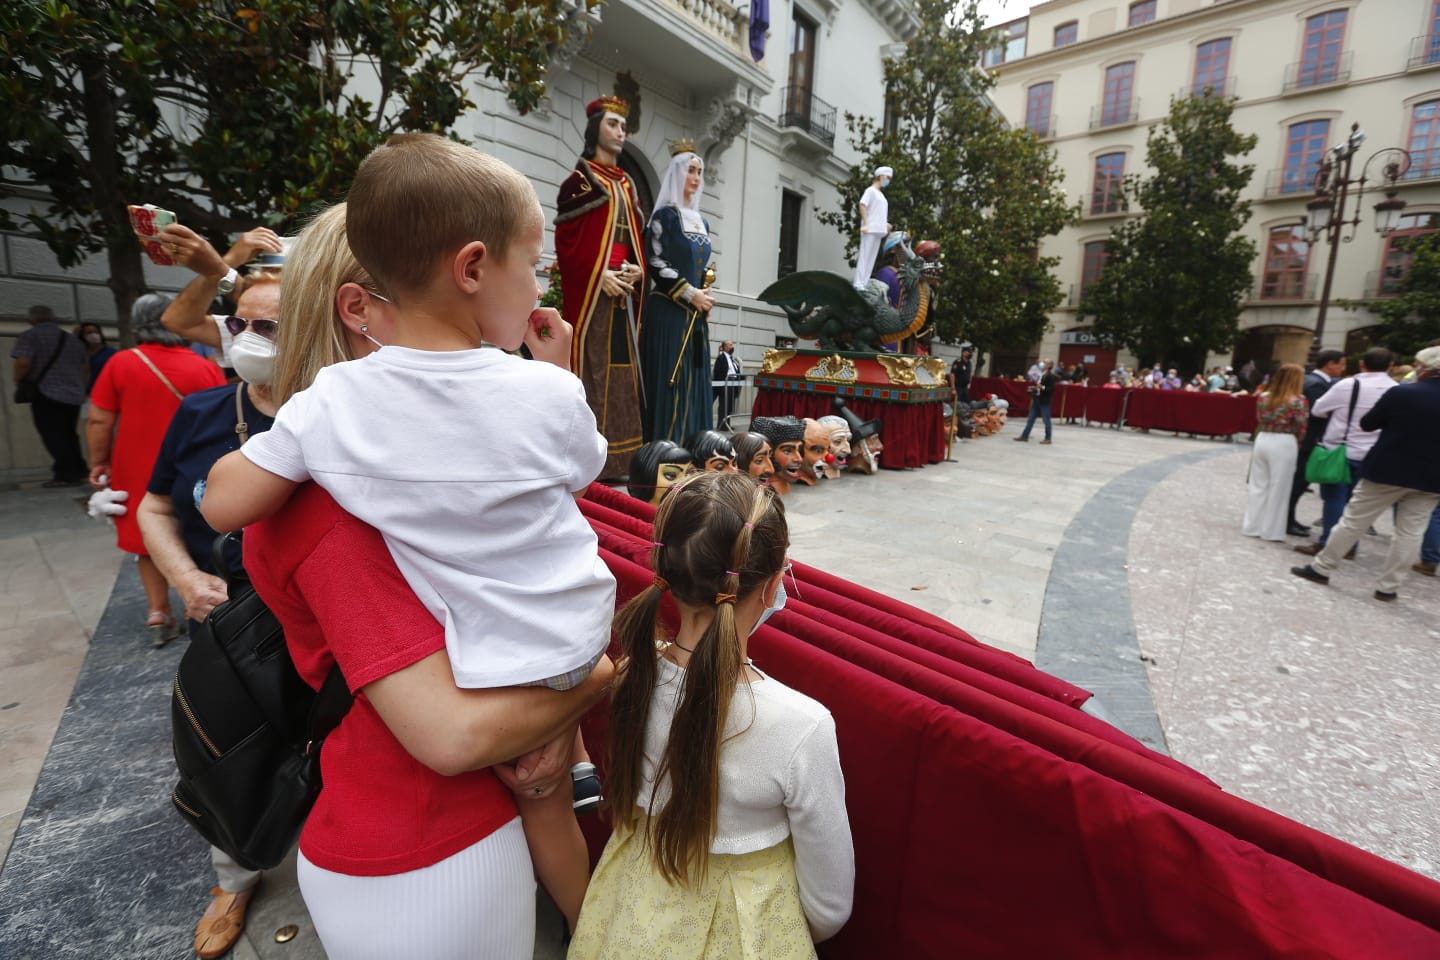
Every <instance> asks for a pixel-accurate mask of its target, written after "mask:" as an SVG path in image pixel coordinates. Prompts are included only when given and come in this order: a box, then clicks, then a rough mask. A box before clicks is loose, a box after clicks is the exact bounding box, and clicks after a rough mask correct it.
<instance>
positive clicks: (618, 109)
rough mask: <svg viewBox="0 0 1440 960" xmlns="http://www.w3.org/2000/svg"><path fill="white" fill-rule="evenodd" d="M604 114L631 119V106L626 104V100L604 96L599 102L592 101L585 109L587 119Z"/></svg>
mask: <svg viewBox="0 0 1440 960" xmlns="http://www.w3.org/2000/svg"><path fill="white" fill-rule="evenodd" d="M602 112H609V113H613V114H616V115H617V116H621V117H629V116H630V104H628V103H626V102H625V101H624V100H621V99H620V98H619V97H615V96H604V97H600V98H599V99H597V100H591V101H590V103H589V105H588V106H586V108H585V115H586V116H587V117H590V116H594V115H595V114H597V113H602Z"/></svg>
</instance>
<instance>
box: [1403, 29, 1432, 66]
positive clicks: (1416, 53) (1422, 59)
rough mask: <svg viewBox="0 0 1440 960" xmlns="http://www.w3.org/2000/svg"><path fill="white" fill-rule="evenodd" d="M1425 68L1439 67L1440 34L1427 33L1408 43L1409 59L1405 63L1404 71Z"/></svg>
mask: <svg viewBox="0 0 1440 960" xmlns="http://www.w3.org/2000/svg"><path fill="white" fill-rule="evenodd" d="M1425 67H1440V33H1427V34H1426V35H1425V36H1423V37H1415V38H1414V39H1412V40H1411V41H1410V59H1409V60H1406V61H1405V69H1406V70H1423V69H1424V68H1425Z"/></svg>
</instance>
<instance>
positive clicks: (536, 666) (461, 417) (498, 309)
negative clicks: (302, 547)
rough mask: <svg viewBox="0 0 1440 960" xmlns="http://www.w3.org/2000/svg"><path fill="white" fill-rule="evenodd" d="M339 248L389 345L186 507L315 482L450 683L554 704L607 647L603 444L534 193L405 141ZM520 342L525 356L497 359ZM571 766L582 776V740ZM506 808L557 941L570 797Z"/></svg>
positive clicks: (436, 143)
mask: <svg viewBox="0 0 1440 960" xmlns="http://www.w3.org/2000/svg"><path fill="white" fill-rule="evenodd" d="M346 233H347V237H348V239H349V242H350V247H351V250H352V252H353V253H354V254H355V257H356V259H357V260H359V261H360V263H361V265H363V266H364V267H365V269H366V270H368V271H369V273H370V274H371V276H373V277H374V278H375V281H376V283H377V284H378V285H379V286H380V288H381V289H382V290H384V291H385V293H386V294H387V295H388V297H389V298H390V299H391V300H392V301H393V303H394V308H395V312H396V320H395V329H394V335H393V337H392V339H391V341H390V343H389V344H386V345H384V346H383V348H382V349H380V350H378V351H376V352H375V353H373V354H371V355H370V356H368V357H364V358H362V359H359V360H354V361H350V362H348V363H340V364H335V365H332V366H330V367H327V368H325V369H324V370H322V371H320V373H319V374H318V375H317V376H316V378H315V381H314V383H313V384H312V385H311V387H310V388H309V389H307V390H304V391H302V392H300V393H298V394H296V395H295V396H294V397H292V398H291V399H290V400H289V401H288V402H287V403H286V404H285V405H284V406H282V407H281V408H280V411H279V413H278V414H277V415H276V418H275V425H274V427H273V428H271V430H269V431H267V432H266V433H263V434H259V435H257V436H255V437H252V438H251V439H250V442H249V443H247V444H245V446H244V447H243V448H242V450H240V451H236V452H235V453H234V454H231V455H229V456H227V457H225V458H224V459H222V460H221V461H220V462H219V463H217V464H216V465H215V467H214V469H213V470H212V472H211V474H210V477H209V481H208V484H207V487H206V492H205V498H204V501H203V503H202V505H201V510H202V512H203V513H204V515H205V517H206V519H207V520H208V521H209V522H210V523H211V524H212V525H213V526H214V527H215V528H216V529H217V530H235V529H239V528H240V527H243V526H245V525H247V524H250V523H254V522H256V521H258V520H261V519H263V518H264V517H266V516H269V515H270V514H272V513H273V512H275V510H277V509H278V508H279V507H280V506H281V505H282V504H283V503H284V502H285V501H286V500H287V499H288V498H289V496H290V495H291V493H292V492H293V491H294V489H295V488H296V486H297V485H298V484H300V483H302V482H304V481H306V480H312V479H313V480H314V481H315V482H316V483H318V484H320V485H321V486H322V487H324V488H325V489H326V490H327V491H328V492H329V493H330V494H331V495H332V496H333V497H334V498H335V500H336V501H337V502H338V503H339V504H340V506H342V507H343V508H345V510H347V511H348V512H349V513H351V514H353V515H354V516H356V517H357V518H359V519H361V520H363V521H365V522H366V523H368V524H370V525H371V526H373V527H375V528H376V529H378V530H379V531H380V532H381V533H382V534H383V535H384V536H385V540H386V543H387V545H388V546H389V547H390V552H391V554H392V556H393V557H394V559H395V562H396V565H397V566H398V567H399V569H400V571H401V573H402V574H404V576H405V579H406V581H407V582H408V583H409V584H410V586H411V588H412V589H414V591H415V594H416V596H417V597H418V598H419V599H420V600H421V602H423V603H424V604H425V605H426V606H427V607H428V608H429V609H430V611H431V612H432V613H434V614H435V617H436V619H437V620H439V621H440V622H441V623H442V624H444V627H445V647H446V651H447V653H448V655H449V658H450V662H451V668H452V670H453V672H454V675H455V682H456V684H457V685H458V686H460V687H505V686H523V685H538V684H543V685H545V686H549V687H552V688H554V689H557V690H566V689H569V688H570V687H572V686H574V685H575V684H577V683H579V682H580V681H581V680H583V679H584V678H585V677H586V676H587V675H588V674H589V672H590V670H591V668H592V667H594V665H595V664H596V662H598V660H599V659H600V657H601V656H602V655H603V654H604V652H605V647H606V646H607V644H608V643H609V639H610V621H611V618H612V616H613V615H614V611H615V580H614V577H613V576H611V574H610V571H609V570H608V569H607V568H606V566H605V564H604V563H603V562H602V561H601V559H600V555H599V547H598V543H597V541H596V538H595V534H594V532H593V531H592V530H591V528H590V525H589V524H588V523H587V522H586V520H585V518H584V516H583V515H582V514H581V513H580V510H579V508H578V507H577V506H576V504H575V495H577V494H579V493H580V492H582V491H583V490H584V489H585V487H586V486H588V485H589V484H590V483H591V482H592V481H593V480H594V479H595V478H596V477H597V476H598V475H599V473H600V470H601V468H602V467H603V466H604V464H605V456H606V450H607V447H606V441H605V438H604V437H603V436H602V435H601V434H600V432H599V431H598V430H597V429H596V426H595V417H594V415H593V413H592V412H591V410H590V407H589V405H588V404H587V403H586V400H585V393H584V389H583V387H582V386H581V384H580V381H579V380H578V379H576V377H575V376H574V375H573V374H571V373H570V372H569V364H570V343H569V341H570V327H569V325H568V324H567V323H565V321H564V320H563V319H561V318H560V315H559V314H558V313H556V312H555V311H553V310H535V309H534V307H535V301H536V299H537V297H538V296H539V293H540V291H539V289H538V288H537V285H536V282H535V267H536V265H537V263H538V262H539V260H540V254H541V250H542V247H543V244H544V217H543V214H542V212H541V209H540V203H539V201H538V199H537V198H536V196H535V191H534V189H533V188H532V187H531V185H530V182H529V181H528V180H527V179H526V178H525V177H524V176H523V175H522V174H521V173H519V171H517V170H515V169H513V168H512V167H510V166H508V165H506V164H504V163H502V162H501V161H499V160H496V159H495V158H493V157H489V156H486V155H485V154H482V153H480V152H478V151H476V150H473V149H471V148H470V147H466V146H463V145H461V144H458V143H455V142H453V141H451V140H448V139H446V138H444V137H439V136H434V135H429V134H406V135H402V136H397V137H393V138H391V140H390V141H389V142H387V143H386V144H385V145H384V146H382V147H379V148H378V149H376V150H375V151H374V152H373V153H372V154H371V155H370V156H369V157H368V158H366V160H365V162H364V163H363V164H362V165H361V167H360V171H359V173H358V174H357V175H356V178H355V183H354V185H353V186H352V187H351V192H350V197H349V205H348V211H347V227H346ZM282 322H288V318H282ZM295 322H299V321H298V320H297V321H295ZM482 341H484V342H487V343H490V344H494V345H495V346H498V347H500V348H502V350H495V349H481V342H482ZM522 342H523V343H524V344H525V345H526V346H527V347H528V348H529V349H530V351H531V354H532V356H534V357H535V360H524V359H521V358H519V357H515V356H511V355H510V354H508V353H505V352H502V351H503V350H516V349H518V348H519V347H520V345H521V344H522ZM536 361H548V362H536ZM335 575H336V576H339V577H343V576H344V575H345V572H344V571H343V570H337V571H336V572H335ZM575 753H576V759H577V760H580V761H588V758H587V757H585V754H584V746H583V743H582V742H581V740H580V737H579V733H578V731H577V732H576V736H575ZM593 772H594V768H593V767H592V766H590V765H589V764H588V762H582V763H577V765H576V769H575V777H576V780H577V791H576V793H577V796H580V797H582V798H583V799H591V798H592V797H593V799H595V800H597V801H598V784H596V783H595V782H594V781H593ZM587 788H588V793H587ZM580 802H581V801H580V800H579V799H577V800H576V806H579V805H580ZM520 809H521V816H522V821H523V823H524V826H525V835H526V839H527V842H528V843H529V845H530V849H531V855H532V858H533V859H534V861H535V864H536V870H537V872H538V873H539V875H540V879H541V882H542V883H544V885H545V887H546V889H547V890H548V891H549V892H550V895H551V897H552V898H554V899H555V901H556V904H557V905H558V906H559V907H560V909H561V911H562V912H563V913H565V915H566V917H567V919H568V920H569V921H570V925H571V928H572V929H573V928H574V924H575V921H576V918H577V916H578V913H579V907H580V902H581V900H582V899H583V897H584V892H585V884H586V879H587V874H588V860H587V858H586V853H585V845H584V840H583V837H582V836H581V834H580V830H579V826H578V824H577V823H576V821H575V817H574V814H573V812H572V807H571V803H570V798H569V797H567V796H566V794H565V792H564V791H561V792H555V793H552V794H551V796H549V797H544V798H542V799H534V800H527V802H524V803H521V804H520Z"/></svg>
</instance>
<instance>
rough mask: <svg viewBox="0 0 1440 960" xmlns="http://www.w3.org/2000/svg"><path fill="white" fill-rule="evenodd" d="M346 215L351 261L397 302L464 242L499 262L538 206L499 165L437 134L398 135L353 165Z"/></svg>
mask: <svg viewBox="0 0 1440 960" xmlns="http://www.w3.org/2000/svg"><path fill="white" fill-rule="evenodd" d="M349 207H350V212H349V214H348V221H349V223H348V224H347V226H346V228H345V229H346V234H347V235H348V237H349V238H350V249H351V250H352V251H353V252H354V254H355V258H356V259H357V260H359V261H360V263H361V264H362V265H363V266H364V267H365V268H366V269H367V270H369V271H370V274H371V276H373V277H374V278H375V281H376V282H377V283H378V284H379V285H380V287H381V289H382V290H383V291H384V292H385V293H387V294H389V293H397V294H404V293H415V292H418V291H422V290H424V289H425V288H426V287H427V286H428V285H429V283H430V280H431V278H432V277H433V276H434V273H435V271H436V269H437V267H438V266H439V262H440V260H441V259H442V258H443V257H445V256H446V255H451V254H454V252H455V251H456V250H458V249H459V248H460V247H462V246H464V245H465V244H467V243H470V242H471V241H472V240H480V241H482V242H483V243H484V244H485V247H486V249H487V251H488V253H489V254H490V255H491V256H493V257H495V258H496V259H499V260H503V259H504V258H505V253H506V251H507V250H508V249H509V246H510V242H511V241H512V240H513V239H515V236H516V235H517V234H518V233H519V232H520V230H521V229H522V228H523V227H525V226H527V225H529V224H530V223H531V222H532V221H533V220H534V218H535V217H536V211H537V209H538V208H539V200H538V198H537V197H536V195H535V188H534V187H532V186H531V185H530V181H529V180H527V179H526V178H525V175H524V174H522V173H521V172H520V171H518V170H516V169H515V168H514V167H512V166H510V165H509V164H507V163H504V162H503V161H500V160H497V159H496V158H494V157H492V156H489V155H487V154H484V153H481V152H480V151H479V150H476V149H474V148H473V147H467V146H465V145H464V144H462V143H456V142H455V141H454V140H450V139H447V138H446V137H442V136H440V135H439V134H434V133H403V134H399V135H397V136H393V137H391V138H390V139H389V140H387V141H386V142H385V144H384V145H383V146H380V147H376V148H375V150H374V151H373V152H372V153H371V154H370V156H368V157H366V158H365V161H364V162H363V163H361V164H360V171H359V172H358V173H357V174H356V175H355V182H354V184H352V185H351V187H350V198H349Z"/></svg>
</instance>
